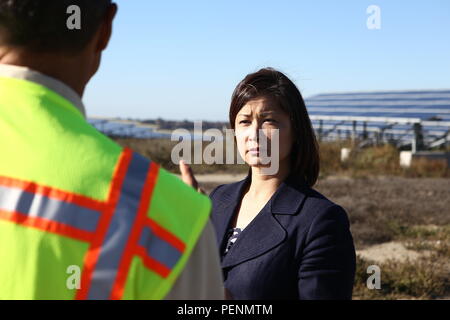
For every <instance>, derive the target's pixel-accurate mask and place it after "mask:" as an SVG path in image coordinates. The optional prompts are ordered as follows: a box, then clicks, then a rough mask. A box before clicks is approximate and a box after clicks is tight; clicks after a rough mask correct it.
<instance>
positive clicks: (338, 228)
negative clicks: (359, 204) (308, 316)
mask: <svg viewBox="0 0 450 320" xmlns="http://www.w3.org/2000/svg"><path fill="white" fill-rule="evenodd" d="M250 180H251V177H250V176H247V178H246V179H244V180H242V181H240V182H236V183H232V184H227V185H221V186H218V187H217V188H216V189H214V190H213V191H212V192H211V194H210V197H211V199H212V203H213V209H212V216H211V217H212V222H213V224H214V227H215V230H216V236H217V241H218V246H219V248H220V253H221V256H222V261H221V264H222V270H223V275H224V280H225V287H226V288H227V289H228V290H229V292H230V293H231V295H232V297H233V298H234V299H246V300H248V299H351V296H352V288H353V282H354V277H355V265H356V261H355V260H356V258H355V247H354V244H353V238H352V235H351V233H350V227H349V221H348V217H347V213H346V212H345V210H344V209H343V208H342V207H340V206H338V205H336V204H334V203H333V202H331V201H330V200H328V199H327V198H326V197H324V196H323V195H321V194H320V193H318V192H317V191H315V190H313V189H311V188H309V187H308V186H307V185H306V184H305V183H304V182H303V181H301V180H299V179H295V178H293V177H290V178H288V179H286V181H285V182H283V183H282V184H281V185H280V186H279V188H278V189H277V191H276V192H275V194H274V195H273V196H272V198H271V199H270V200H269V201H268V202H267V204H266V205H265V207H264V208H263V209H262V210H261V212H259V214H258V215H257V216H256V217H255V218H254V219H253V220H252V221H251V222H250V224H249V225H248V226H247V227H246V228H245V229H244V230H243V231H242V232H241V233H240V235H239V237H238V238H237V240H236V242H235V243H234V244H233V246H232V247H231V249H230V250H229V251H228V253H227V254H226V255H225V256H223V252H224V249H225V246H226V244H227V242H228V239H227V230H228V229H229V228H231V225H230V224H231V222H232V220H233V219H232V218H233V217H234V215H235V213H236V209H237V208H238V206H239V203H240V201H241V199H242V196H243V194H242V193H243V192H244V190H245V186H246V185H247V184H248V183H250Z"/></svg>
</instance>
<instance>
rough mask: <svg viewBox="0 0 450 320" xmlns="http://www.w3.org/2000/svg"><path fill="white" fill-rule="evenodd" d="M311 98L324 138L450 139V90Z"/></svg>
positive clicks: (119, 125)
mask: <svg viewBox="0 0 450 320" xmlns="http://www.w3.org/2000/svg"><path fill="white" fill-rule="evenodd" d="M305 103H306V107H307V109H308V113H309V115H310V118H311V121H312V123H313V126H314V129H315V130H316V133H317V135H318V137H319V139H320V140H336V139H347V138H352V139H355V140H358V141H360V143H362V144H364V143H379V142H386V141H389V142H391V143H395V144H397V145H398V146H399V147H408V146H411V147H412V149H413V150H415V148H416V149H417V148H424V149H427V148H432V147H436V146H440V145H443V144H448V143H449V141H450V90H421V91H383V92H350V93H327V94H318V95H315V96H313V97H310V98H308V99H305ZM89 122H90V123H91V124H92V125H93V126H94V127H95V128H97V129H98V130H99V131H101V132H103V133H104V134H106V135H108V136H112V137H126V138H141V139H149V138H168V139H170V137H171V133H169V132H161V131H160V130H158V128H157V127H156V126H154V125H146V124H142V123H139V122H136V121H126V120H118V119H102V118H96V119H94V118H91V119H89ZM192 137H193V138H194V139H197V138H198V137H197V136H196V135H193V136H192ZM200 138H201V137H200Z"/></svg>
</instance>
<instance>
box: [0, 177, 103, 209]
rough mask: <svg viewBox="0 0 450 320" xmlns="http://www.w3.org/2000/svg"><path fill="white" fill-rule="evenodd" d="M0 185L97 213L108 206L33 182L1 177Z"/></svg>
mask: <svg viewBox="0 0 450 320" xmlns="http://www.w3.org/2000/svg"><path fill="white" fill-rule="evenodd" d="M0 185H2V186H5V187H10V188H18V189H21V190H23V191H26V192H30V193H35V194H39V195H42V196H46V197H49V198H53V199H57V200H60V201H64V202H67V203H72V204H75V205H78V206H81V207H86V208H89V209H91V210H95V211H103V210H104V208H105V205H106V203H105V202H102V201H97V200H94V199H90V198H88V197H85V196H82V195H79V194H76V193H71V192H67V191H62V190H59V189H56V188H51V187H47V186H42V185H39V184H37V183H34V182H31V181H24V180H19V179H13V178H9V177H4V176H0Z"/></svg>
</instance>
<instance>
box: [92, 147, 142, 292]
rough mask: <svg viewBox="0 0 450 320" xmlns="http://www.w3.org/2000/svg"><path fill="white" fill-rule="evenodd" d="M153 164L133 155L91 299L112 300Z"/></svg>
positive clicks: (96, 268)
mask: <svg viewBox="0 0 450 320" xmlns="http://www.w3.org/2000/svg"><path fill="white" fill-rule="evenodd" d="M149 169H150V162H149V161H148V160H147V159H145V158H144V157H142V156H141V155H139V154H136V153H133V156H132V158H131V163H130V166H129V168H128V171H127V173H126V176H125V180H124V182H123V186H122V190H121V193H120V198H119V201H118V203H117V205H116V208H115V211H114V214H113V217H112V220H111V223H110V225H109V228H108V231H107V233H106V236H105V239H104V241H103V243H102V247H101V251H100V255H99V258H98V261H97V264H96V266H95V270H94V272H93V275H92V282H91V285H90V289H89V293H88V299H91V300H99V299H101V300H106V299H109V297H110V295H111V292H112V289H113V286H114V282H115V280H116V276H117V271H118V268H119V264H120V261H121V259H122V256H123V255H124V253H125V252H124V250H125V246H126V244H127V241H128V238H129V236H130V233H131V230H132V228H133V224H134V222H135V219H136V216H137V213H138V212H137V211H138V209H139V203H140V199H141V193H142V189H143V187H144V184H145V179H146V177H147V173H148V171H149Z"/></svg>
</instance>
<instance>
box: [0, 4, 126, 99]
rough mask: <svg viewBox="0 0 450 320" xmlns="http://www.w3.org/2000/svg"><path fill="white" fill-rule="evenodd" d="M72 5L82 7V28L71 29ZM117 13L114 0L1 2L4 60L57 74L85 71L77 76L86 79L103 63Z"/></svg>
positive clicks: (1, 56) (0, 36)
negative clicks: (69, 23) (69, 25)
mask: <svg viewBox="0 0 450 320" xmlns="http://www.w3.org/2000/svg"><path fill="white" fill-rule="evenodd" d="M73 5H76V6H78V8H80V10H79V13H80V17H79V18H80V29H70V28H68V20H69V19H72V18H73V14H74V12H72V11H70V10H68V8H69V7H71V6H73ZM116 11H117V6H116V5H115V4H112V3H111V0H0V63H9V64H17V65H23V66H27V67H30V68H34V69H38V71H41V72H44V73H49V75H51V76H55V77H58V75H55V74H54V73H55V72H56V70H53V69H55V68H54V67H56V68H59V69H61V68H67V69H68V70H66V72H71V71H72V70H73V72H77V73H80V71H82V72H83V75H81V74H78V75H76V76H75V74H73V77H76V78H78V81H79V82H80V81H82V79H83V80H84V81H85V82H86V83H87V81H88V80H89V79H90V77H92V75H93V74H95V72H96V71H97V69H98V67H99V64H100V58H101V53H102V51H103V50H104V49H105V48H106V47H107V44H108V42H109V39H110V36H111V29H112V20H113V19H114V16H115V14H116ZM58 64H59V65H58ZM76 64H78V68H81V70H80V69H79V70H76V68H75V65H76ZM39 68H42V69H43V70H39ZM52 73H53V74H52ZM62 80H63V81H64V80H65V81H66V82H67V80H66V79H62ZM69 82H70V81H69ZM69 85H70V83H69ZM84 85H85V84H84ZM83 88H84V86H83ZM75 89H78V88H75ZM78 91H79V90H78Z"/></svg>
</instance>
